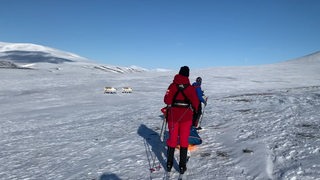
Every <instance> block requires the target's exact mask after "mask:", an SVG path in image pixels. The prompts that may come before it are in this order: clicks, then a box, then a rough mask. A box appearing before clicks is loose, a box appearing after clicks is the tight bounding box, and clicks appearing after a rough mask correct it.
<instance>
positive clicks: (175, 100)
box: [164, 66, 199, 174]
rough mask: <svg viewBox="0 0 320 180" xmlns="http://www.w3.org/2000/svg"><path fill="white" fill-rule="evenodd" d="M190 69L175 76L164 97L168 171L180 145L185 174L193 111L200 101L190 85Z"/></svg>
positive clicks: (182, 168) (181, 167)
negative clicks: (166, 123) (167, 132)
mask: <svg viewBox="0 0 320 180" xmlns="http://www.w3.org/2000/svg"><path fill="white" fill-rule="evenodd" d="M189 71H190V70H189V67H188V66H183V67H181V68H180V71H179V74H177V75H175V77H174V79H173V82H172V83H171V84H170V86H169V87H168V89H167V92H166V94H165V96H164V103H165V104H167V121H168V129H169V138H168V140H167V146H168V150H167V171H168V172H170V171H171V169H172V166H173V158H174V150H175V148H176V146H177V145H178V144H180V162H179V170H180V173H181V174H183V173H184V172H185V171H186V170H187V167H186V163H187V152H188V145H189V143H188V138H189V135H190V128H191V126H192V117H193V111H197V110H198V104H199V99H198V97H197V93H196V90H195V88H194V87H193V86H191V84H190V80H189Z"/></svg>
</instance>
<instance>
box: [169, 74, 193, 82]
mask: <svg viewBox="0 0 320 180" xmlns="http://www.w3.org/2000/svg"><path fill="white" fill-rule="evenodd" d="M173 83H176V84H190V80H189V78H188V77H186V76H182V75H180V74H177V75H175V76H174V79H173Z"/></svg>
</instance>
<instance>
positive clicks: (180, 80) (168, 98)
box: [164, 74, 199, 119]
mask: <svg viewBox="0 0 320 180" xmlns="http://www.w3.org/2000/svg"><path fill="white" fill-rule="evenodd" d="M180 84H183V85H187V87H186V88H185V89H184V90H183V92H184V94H185V95H186V97H187V98H188V99H189V101H190V103H191V106H192V108H193V109H194V110H195V111H197V110H198V105H199V99H198V97H197V93H196V90H195V88H194V87H193V86H191V84H190V80H189V78H188V77H185V76H182V75H180V74H177V75H175V77H174V79H173V82H172V83H171V84H170V86H169V87H168V90H167V92H166V95H165V96H164V103H166V104H167V105H172V101H173V98H174V95H175V94H176V92H177V91H178V87H177V85H180ZM184 99H185V97H184V96H183V95H182V93H178V95H177V97H176V100H184ZM173 108H174V109H180V110H177V113H175V114H176V115H175V116H176V117H178V116H179V115H180V116H181V115H182V114H181V113H183V112H184V111H185V110H184V109H185V108H180V107H173ZM189 109H190V108H189ZM190 113H191V114H192V110H191V109H190ZM188 114H189V113H188ZM191 119H192V118H191Z"/></svg>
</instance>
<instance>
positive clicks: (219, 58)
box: [0, 0, 320, 69]
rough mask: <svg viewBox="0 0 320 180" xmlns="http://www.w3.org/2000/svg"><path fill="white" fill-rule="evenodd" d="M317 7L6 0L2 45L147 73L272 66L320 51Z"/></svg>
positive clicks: (226, 0) (265, 2) (223, 0)
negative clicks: (28, 45) (37, 47)
mask: <svg viewBox="0 0 320 180" xmlns="http://www.w3.org/2000/svg"><path fill="white" fill-rule="evenodd" d="M319 9H320V1H319V0H241V1H240V0H198V1H196V0H94V1H89V0H83V1H78V0H68V1H63V0H55V1H50V0H28V1H22V0H1V1H0V41H3V42H14V43H34V44H39V45H44V46H49V47H52V48H56V49H60V50H63V51H68V52H72V53H75V54H78V55H80V56H83V57H86V58H89V59H92V60H94V61H96V62H99V63H104V64H112V65H121V66H130V65H137V66H141V67H145V68H171V69H172V68H178V67H180V66H183V65H188V66H190V67H191V68H205V67H214V66H243V65H259V64H270V63H275V62H280V61H285V60H289V59H293V58H297V57H301V56H304V55H307V54H310V53H314V52H316V51H319V50H320V35H319V32H320V23H319V22H320V11H319Z"/></svg>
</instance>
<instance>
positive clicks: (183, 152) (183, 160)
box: [179, 147, 188, 174]
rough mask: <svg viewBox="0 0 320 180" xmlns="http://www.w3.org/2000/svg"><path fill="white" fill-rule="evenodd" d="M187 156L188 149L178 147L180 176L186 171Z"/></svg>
mask: <svg viewBox="0 0 320 180" xmlns="http://www.w3.org/2000/svg"><path fill="white" fill-rule="evenodd" d="M187 155H188V148H183V147H180V162H179V169H180V174H183V173H184V172H185V171H186V170H187V165H186V164H187Z"/></svg>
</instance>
